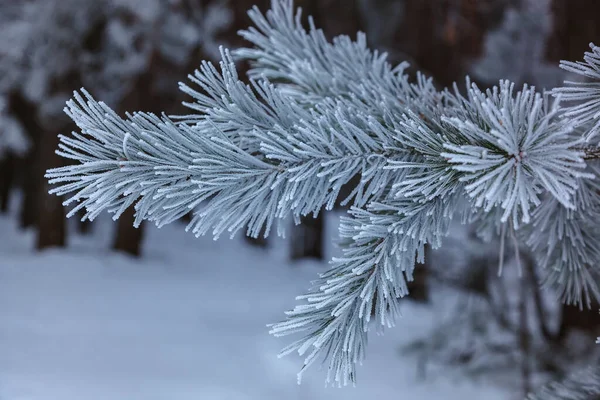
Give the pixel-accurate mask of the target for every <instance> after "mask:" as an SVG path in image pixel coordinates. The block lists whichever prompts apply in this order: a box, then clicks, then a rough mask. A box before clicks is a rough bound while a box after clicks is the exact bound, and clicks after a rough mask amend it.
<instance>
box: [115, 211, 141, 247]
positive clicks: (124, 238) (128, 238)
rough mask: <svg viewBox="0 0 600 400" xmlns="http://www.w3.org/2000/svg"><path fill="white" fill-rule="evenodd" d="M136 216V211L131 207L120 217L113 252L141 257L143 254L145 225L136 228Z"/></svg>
mask: <svg viewBox="0 0 600 400" xmlns="http://www.w3.org/2000/svg"><path fill="white" fill-rule="evenodd" d="M134 214H135V210H134V208H133V206H131V207H129V208H128V209H127V210H125V212H124V213H123V214H122V215H121V216H120V217H119V220H118V225H117V233H116V237H115V241H114V243H113V250H116V251H123V252H125V253H127V254H130V255H132V256H136V257H139V256H140V255H141V254H142V240H143V238H144V224H141V225H140V227H139V228H135V227H134V226H133V221H134Z"/></svg>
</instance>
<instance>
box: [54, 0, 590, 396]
mask: <svg viewBox="0 0 600 400" xmlns="http://www.w3.org/2000/svg"><path fill="white" fill-rule="evenodd" d="M251 17H252V19H253V21H254V23H255V24H256V28H252V29H250V30H248V31H245V32H242V35H243V36H244V37H245V38H246V39H248V40H249V41H250V42H251V43H253V44H254V46H255V47H254V48H253V49H243V50H239V51H237V52H236V54H237V56H238V57H242V58H245V59H248V60H252V61H253V70H251V72H250V77H251V80H250V83H249V84H246V83H243V82H242V81H241V80H240V78H239V77H238V75H237V70H236V68H235V65H234V62H233V59H232V57H231V56H230V55H229V52H228V51H227V50H222V51H221V58H222V59H221V62H220V63H219V68H218V69H217V68H216V67H215V66H213V65H212V64H211V63H208V62H203V63H202V65H201V67H200V69H199V70H198V71H196V72H195V73H194V74H193V75H190V81H191V83H190V84H182V85H181V89H182V90H183V91H184V92H185V93H187V94H189V95H190V96H191V100H190V101H189V102H188V103H186V105H187V106H188V107H189V108H190V109H191V110H192V111H191V113H190V114H189V115H183V116H177V117H173V118H169V117H166V116H162V117H158V116H155V115H152V114H147V113H135V114H133V115H128V116H127V117H126V118H121V117H119V116H118V115H117V114H116V113H115V112H113V111H112V110H111V109H110V108H109V107H107V106H106V105H105V104H103V103H101V102H97V101H96V100H94V99H93V98H92V96H91V95H89V94H88V93H87V92H85V91H84V92H83V96H82V95H81V94H78V93H76V94H75V97H74V99H73V100H71V101H69V103H68V104H67V109H66V111H67V113H68V114H69V116H70V117H71V118H72V119H73V120H74V121H75V122H76V123H77V125H78V127H79V129H80V131H81V132H79V133H73V135H72V136H62V137H61V144H60V149H59V151H58V153H59V154H60V155H62V156H64V157H66V158H70V159H73V160H75V161H77V162H78V164H76V165H72V166H68V167H64V168H58V169H53V170H49V171H48V173H47V177H48V178H50V182H51V183H53V184H57V185H58V186H57V187H55V188H54V189H53V192H54V193H57V194H59V195H69V196H70V198H69V200H67V202H69V203H70V202H77V203H78V204H77V206H76V207H75V209H74V211H73V212H72V213H71V215H73V214H74V213H75V212H76V211H78V210H79V209H85V211H86V214H85V217H84V218H90V219H93V218H94V217H96V216H97V215H98V214H99V213H101V212H102V211H104V210H107V211H109V212H113V213H115V218H118V216H119V215H120V214H121V213H122V212H123V211H124V210H125V209H126V208H127V207H135V210H136V224H139V223H140V222H141V221H142V220H144V219H147V220H151V221H154V222H155V223H156V224H157V225H159V226H160V225H164V224H167V223H170V222H172V221H174V220H176V219H178V218H179V217H181V216H183V215H185V214H187V213H188V212H189V211H191V210H194V218H193V220H192V222H191V223H190V225H189V226H188V229H190V230H192V231H193V232H194V233H195V234H196V235H203V234H206V233H208V232H209V231H210V232H211V233H212V234H213V236H214V237H215V238H216V237H218V236H220V235H221V234H222V233H225V232H228V233H230V234H231V235H233V234H235V233H236V232H237V231H239V230H240V229H243V228H246V229H247V231H246V234H248V235H251V236H257V235H259V233H260V232H262V231H264V232H265V235H268V234H269V233H270V230H271V228H272V227H273V226H276V227H277V232H278V233H279V234H283V231H284V229H283V227H284V225H285V222H286V220H287V219H288V218H289V217H292V218H293V219H294V220H295V221H298V220H299V218H300V217H301V216H305V215H308V214H311V213H313V214H316V213H318V212H320V211H321V209H322V208H323V207H325V208H331V207H333V205H334V203H335V202H336V201H337V200H345V201H346V203H349V204H350V205H351V206H352V207H351V208H350V210H349V212H348V216H347V217H346V218H345V219H344V220H343V222H342V224H341V226H340V236H341V238H342V251H343V252H342V256H341V257H339V258H336V259H334V260H332V268H331V269H330V270H329V271H328V272H326V273H324V274H322V275H321V276H320V277H319V279H318V280H317V281H316V282H315V285H314V288H313V289H312V290H311V291H310V292H309V293H308V294H306V295H304V296H301V297H300V298H299V300H300V301H301V304H299V305H298V306H297V307H296V308H295V309H294V310H292V311H290V312H288V317H287V319H286V320H285V321H283V322H280V323H278V324H274V325H272V327H271V332H272V333H273V334H275V335H278V336H284V335H289V334H296V333H302V334H303V336H301V338H300V339H299V340H297V341H296V342H295V343H294V344H292V345H290V346H289V347H288V348H286V349H285V350H284V351H283V354H287V353H289V352H292V351H298V352H299V353H300V354H306V355H307V357H306V359H305V368H306V367H307V366H309V365H311V364H312V363H313V362H315V361H316V360H317V359H326V360H328V361H329V370H328V381H329V382H332V383H335V384H340V385H341V384H347V383H348V382H354V380H355V378H356V365H357V364H359V363H360V362H361V361H362V360H363V359H364V356H365V351H366V343H367V335H368V332H369V330H370V329H371V325H372V324H371V323H370V322H371V321H374V323H375V324H376V325H377V326H378V329H381V328H383V327H384V326H392V325H394V323H395V321H396V319H397V316H398V302H399V299H400V298H402V297H404V296H406V295H407V294H408V290H407V281H410V280H411V279H412V276H413V271H414V268H415V263H422V262H423V261H424V260H423V257H424V254H423V248H424V246H425V245H426V244H429V245H432V246H433V247H439V246H441V245H442V239H443V237H444V236H446V235H447V233H448V226H449V223H450V221H451V220H452V219H453V218H460V220H461V221H463V222H470V223H474V224H477V225H478V226H480V227H482V228H483V229H484V230H486V231H487V234H488V235H499V234H500V235H502V234H505V232H507V231H517V234H519V235H521V236H522V237H524V238H528V239H529V245H530V247H531V249H532V251H533V252H534V254H537V255H538V258H539V260H538V261H539V262H541V263H542V264H543V265H544V266H546V267H547V269H546V270H547V271H548V277H547V279H548V280H549V281H550V282H551V283H552V284H554V285H555V286H557V287H558V289H559V291H560V293H562V295H563V298H564V299H565V300H567V301H572V302H576V303H579V304H581V303H584V302H589V299H590V297H591V296H597V295H598V290H597V288H596V278H595V277H596V276H597V272H598V271H597V270H596V269H597V267H596V265H597V261H598V257H599V256H600V254H598V252H597V251H596V250H595V247H593V244H589V245H588V243H587V238H588V237H592V236H591V235H594V234H595V233H594V231H593V229H595V228H594V227H595V226H600V225H599V224H597V223H595V222H597V219H596V218H597V216H598V213H597V212H596V211H595V210H596V207H597V205H598V204H600V203H599V202H597V200H596V196H597V193H596V192H595V191H596V189H595V187H596V186H595V181H594V180H593V178H595V176H596V175H597V170H596V169H595V167H594V165H593V162H588V163H586V159H590V158H593V154H592V152H590V151H589V149H587V148H586V147H585V146H584V144H585V143H584V140H583V139H582V136H585V132H583V134H582V132H581V129H582V127H581V126H579V125H577V126H574V124H573V123H572V122H571V121H570V120H569V119H568V118H563V116H564V115H565V114H566V113H568V112H569V109H564V108H562V106H561V102H560V99H559V98H557V99H554V98H551V97H549V96H547V95H545V94H542V93H539V92H537V91H536V90H535V88H533V87H529V86H524V87H523V88H522V89H521V90H517V89H516V88H515V85H514V84H513V83H511V82H509V81H501V82H500V83H499V84H498V85H497V86H496V87H494V88H493V89H490V90H487V91H482V90H480V89H479V88H478V87H477V86H476V85H472V84H470V83H469V82H468V80H467V87H466V91H464V92H465V94H461V90H459V89H458V86H455V87H454V88H453V89H452V90H444V91H438V90H436V89H435V87H434V85H433V83H432V81H431V79H428V78H426V77H424V76H422V75H420V76H418V77H417V80H416V82H414V83H413V82H411V81H410V79H409V77H408V76H407V75H406V74H405V72H404V68H405V65H400V66H398V67H393V66H391V65H390V64H389V63H388V62H387V61H386V58H385V55H384V54H378V53H376V52H373V51H371V50H369V49H368V48H367V47H366V41H365V38H364V36H360V35H359V37H358V39H357V40H356V41H352V40H351V39H349V38H348V37H340V38H337V39H335V40H334V41H333V43H329V42H327V41H326V40H325V38H324V36H323V33H322V32H321V31H319V30H317V29H316V28H315V27H314V26H312V24H311V26H310V29H309V30H305V29H304V28H303V27H302V26H301V24H300V22H299V21H300V14H299V12H298V13H296V12H295V11H294V8H293V4H292V2H291V1H288V0H273V2H272V9H271V10H270V11H269V12H267V14H266V15H264V14H261V13H260V12H259V11H258V10H257V9H254V10H253V11H251ZM356 175H358V176H360V180H359V182H358V183H356V184H355V187H353V188H352V193H351V195H350V196H349V197H348V198H347V199H338V197H339V192H340V189H341V187H342V186H343V185H346V184H348V183H349V182H350V181H351V179H352V178H353V177H354V176H356ZM592 192H593V193H592ZM507 227H508V228H507ZM590 229H591V230H590ZM564 238H568V239H569V240H564ZM584 243H585V244H584ZM574 255H576V257H574ZM303 370H304V368H303Z"/></svg>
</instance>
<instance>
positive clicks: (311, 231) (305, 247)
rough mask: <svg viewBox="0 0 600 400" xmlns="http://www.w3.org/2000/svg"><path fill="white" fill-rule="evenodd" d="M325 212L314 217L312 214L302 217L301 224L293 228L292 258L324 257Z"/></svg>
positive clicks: (320, 258) (319, 258)
mask: <svg viewBox="0 0 600 400" xmlns="http://www.w3.org/2000/svg"><path fill="white" fill-rule="evenodd" d="M323 213H324V211H323V210H321V212H320V213H319V215H318V216H317V217H316V218H314V217H313V216H312V215H309V216H306V217H302V222H301V224H300V225H296V226H294V227H293V228H292V234H291V256H290V258H291V259H292V260H299V259H302V258H316V259H317V260H322V259H323V258H324V251H323V250H324V249H323V228H324V227H323V226H324V221H323Z"/></svg>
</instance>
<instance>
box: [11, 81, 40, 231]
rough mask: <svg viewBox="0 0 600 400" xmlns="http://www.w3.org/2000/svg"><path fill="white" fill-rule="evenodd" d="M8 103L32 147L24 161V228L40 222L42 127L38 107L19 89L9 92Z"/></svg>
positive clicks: (22, 225)
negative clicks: (38, 116)
mask: <svg viewBox="0 0 600 400" xmlns="http://www.w3.org/2000/svg"><path fill="white" fill-rule="evenodd" d="M8 104H9V109H10V113H11V114H12V115H14V116H15V118H17V120H19V122H20V123H21V125H22V126H23V128H24V129H25V133H26V134H27V137H28V138H29V141H30V143H31V147H30V149H29V151H28V152H27V154H26V155H25V157H24V159H23V163H22V166H21V167H22V170H23V174H22V185H21V186H22V190H23V200H22V203H21V211H20V218H19V220H20V221H19V222H20V226H21V228H22V229H25V228H30V227H36V226H37V224H38V217H39V210H38V202H37V201H38V199H39V197H40V196H39V193H40V185H41V179H42V178H41V177H40V176H39V173H38V171H39V161H40V160H39V159H40V140H41V132H42V127H41V126H40V125H39V123H38V121H37V118H36V117H35V115H36V107H35V105H34V104H32V103H31V102H29V101H28V100H27V99H25V98H24V97H23V95H22V94H21V93H19V92H17V91H13V92H11V93H9V96H8Z"/></svg>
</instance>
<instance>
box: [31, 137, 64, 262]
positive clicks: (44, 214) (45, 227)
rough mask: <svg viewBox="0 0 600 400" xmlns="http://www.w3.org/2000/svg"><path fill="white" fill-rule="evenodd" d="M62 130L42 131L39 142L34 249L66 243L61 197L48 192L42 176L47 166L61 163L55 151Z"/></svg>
mask: <svg viewBox="0 0 600 400" xmlns="http://www.w3.org/2000/svg"><path fill="white" fill-rule="evenodd" d="M60 131H62V129H61V130H59V131H48V132H43V133H42V139H41V142H40V147H41V152H40V160H39V169H38V170H37V171H36V174H38V175H39V176H38V177H37V179H39V181H40V186H39V187H40V189H39V198H38V204H37V208H38V210H39V215H38V236H37V243H36V249H38V250H43V249H46V248H50V247H64V246H65V245H66V234H67V231H66V220H65V210H64V207H63V205H62V201H63V200H62V197H60V196H56V195H54V194H50V193H48V191H49V190H50V185H49V184H48V181H47V180H46V179H45V178H44V172H45V171H46V170H47V169H49V168H56V167H60V166H61V165H62V159H61V158H60V156H58V155H57V154H56V153H55V150H56V149H57V148H58V143H59V138H58V133H59V132H60Z"/></svg>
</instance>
